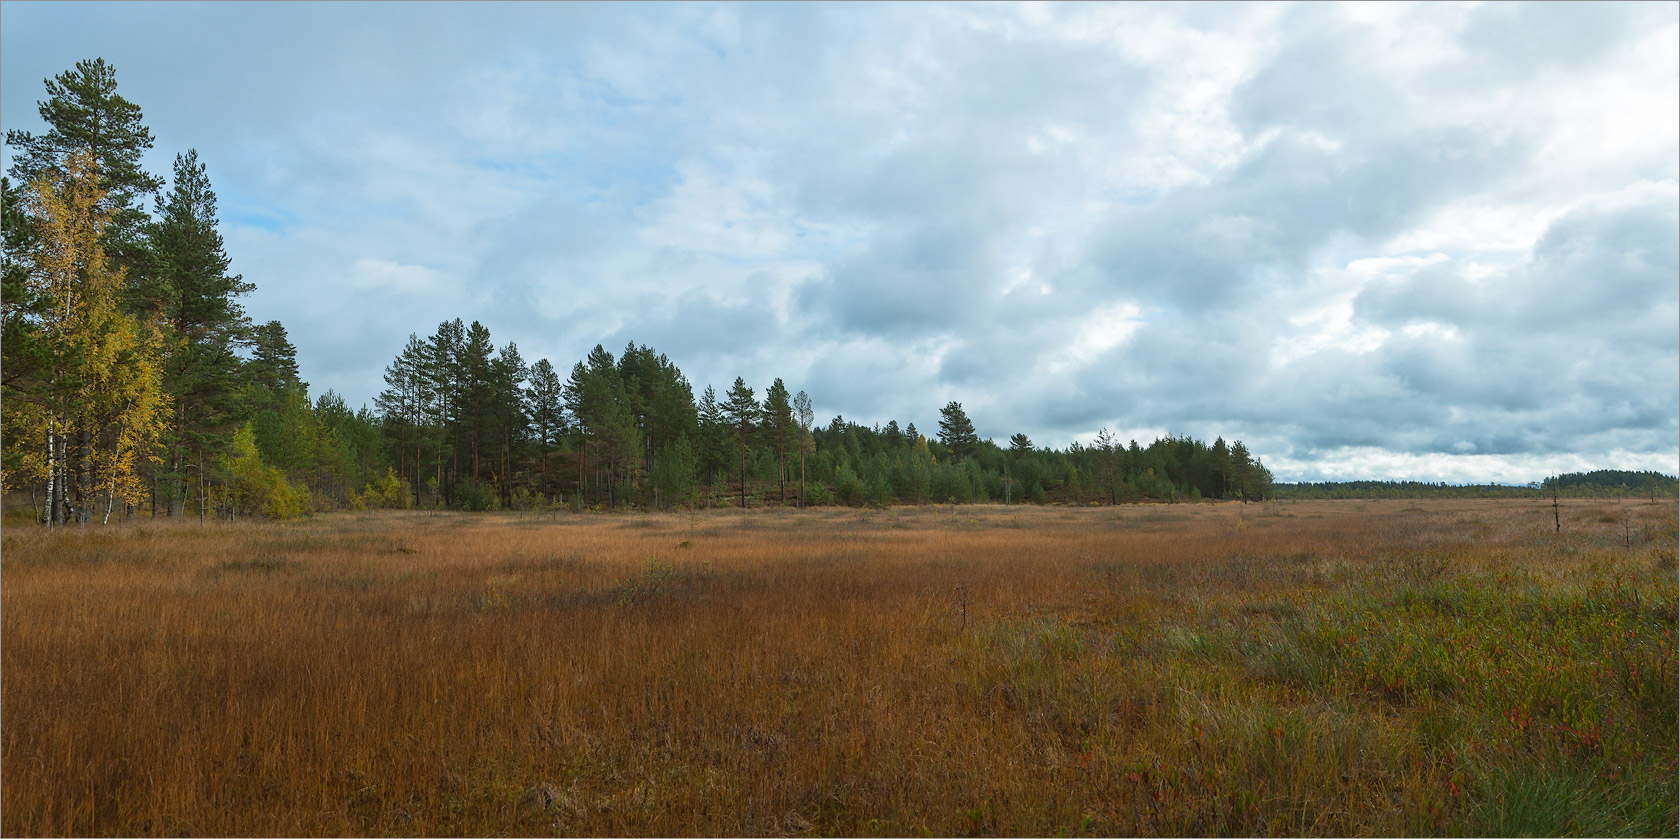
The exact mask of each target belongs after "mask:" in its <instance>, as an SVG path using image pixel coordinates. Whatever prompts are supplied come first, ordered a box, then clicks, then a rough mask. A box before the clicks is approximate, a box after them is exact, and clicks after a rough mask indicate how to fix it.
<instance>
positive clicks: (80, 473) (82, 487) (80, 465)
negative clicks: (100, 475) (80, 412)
mask: <svg viewBox="0 0 1680 839" xmlns="http://www.w3.org/2000/svg"><path fill="white" fill-rule="evenodd" d="M92 495H93V435H92V434H89V433H88V430H87V428H86V427H83V428H81V429H79V430H78V431H77V432H76V523H77V524H81V525H85V524H87V523H89V522H91V521H92V520H93V498H92Z"/></svg>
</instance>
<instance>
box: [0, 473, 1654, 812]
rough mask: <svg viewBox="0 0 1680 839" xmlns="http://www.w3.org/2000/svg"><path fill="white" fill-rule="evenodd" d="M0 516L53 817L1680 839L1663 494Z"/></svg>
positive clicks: (24, 692) (16, 747)
mask: <svg viewBox="0 0 1680 839" xmlns="http://www.w3.org/2000/svg"><path fill="white" fill-rule="evenodd" d="M1562 524H1563V531H1562V533H1561V534H1559V533H1554V527H1553V520H1552V509H1551V506H1550V500H1549V499H1547V500H1545V501H1539V500H1521V501H1508V500H1507V501H1452V502H1438V501H1383V502H1363V501H1332V502H1300V503H1273V504H1268V505H1265V506H1260V505H1248V506H1243V505H1238V504H1222V505H1218V506H1211V505H1202V506H1190V505H1179V506H1140V507H1120V508H1112V507H1109V508H1088V509H1079V508H1061V507H1044V508H1036V507H998V506H976V507H960V508H956V509H953V508H951V507H924V508H917V509H907V508H893V509H887V510H880V511H865V512H860V511H857V510H843V509H822V510H813V511H794V510H782V511H754V512H751V513H748V514H745V515H743V514H741V513H739V512H735V513H725V512H719V513H700V514H677V513H672V514H666V515H657V514H655V515H646V514H622V515H576V514H559V515H557V516H547V515H545V516H541V517H537V516H524V517H520V516H516V515H513V514H506V515H491V514H480V515H466V514H454V515H450V514H442V515H430V514H426V513H386V514H359V515H358V514H342V515H329V516H322V517H318V518H315V519H313V520H309V521H303V522H293V523H251V524H245V523H240V524H221V525H216V524H212V525H209V526H204V527H200V526H199V524H198V523H197V521H196V520H189V521H185V522H179V521H177V522H144V523H138V524H128V525H123V526H112V527H108V528H100V527H94V528H90V529H88V530H86V531H85V532H81V531H75V530H70V531H63V532H58V533H49V532H45V531H43V530H40V529H38V528H33V527H28V526H24V527H8V528H6V531H5V533H4V536H3V545H0V548H3V551H4V554H3V555H4V564H3V578H0V614H3V633H4V634H3V636H0V646H3V676H4V681H3V690H0V693H3V697H0V699H3V714H4V732H3V743H0V747H3V753H0V761H3V765H0V771H3V802H0V803H3V824H0V828H3V831H4V833H5V834H7V835H22V834H33V835H45V834H66V833H67V834H83V835H108V834H172V835H173V834H194V835H206V834H209V835H240V834H282V835H285V834H294V835H321V834H328V835H343V834H381V835H382V834H400V835H412V834H434V835H436V834H485V835H501V834H511V835H541V834H551V833H559V834H663V835H686V834H742V835H758V834H811V835H827V834H850V835H874V834H886V835H915V834H923V833H931V834H935V835H968V834H1058V833H1069V834H1095V835H1116V834H1169V835H1170V834H1334V835H1362V834H1413V835H1417V834H1449V833H1450V834H1461V833H1470V834H1489V833H1492V834H1508V835H1509V834H1523V833H1532V834H1540V835H1546V834H1589V835H1626V834H1644V835H1674V833H1675V830H1676V827H1677V825H1676V799H1677V788H1676V758H1677V746H1676V743H1677V732H1676V720H1677V714H1680V707H1677V698H1676V690H1677V689H1676V684H1677V672H1676V652H1675V649H1676V647H1675V622H1676V609H1677V605H1676V592H1677V581H1676V553H1675V546H1676V540H1677V537H1676V510H1675V506H1674V504H1673V503H1672V502H1669V501H1664V502H1662V503H1660V504H1648V503H1645V502H1644V501H1634V500H1631V499H1630V500H1627V501H1625V502H1623V503H1620V504H1618V503H1615V502H1613V501H1580V500H1576V501H1567V502H1565V504H1564V506H1563V509H1562Z"/></svg>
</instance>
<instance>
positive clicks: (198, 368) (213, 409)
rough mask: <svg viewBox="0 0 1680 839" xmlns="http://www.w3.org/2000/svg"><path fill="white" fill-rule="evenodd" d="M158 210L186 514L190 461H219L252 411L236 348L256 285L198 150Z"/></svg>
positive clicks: (177, 458) (173, 464) (173, 484)
mask: <svg viewBox="0 0 1680 839" xmlns="http://www.w3.org/2000/svg"><path fill="white" fill-rule="evenodd" d="M157 212H158V216H159V220H158V221H157V222H156V223H155V224H154V225H152V229H151V236H150V239H149V241H148V246H149V262H150V265H151V270H152V273H153V283H154V287H155V289H156V294H157V296H158V298H159V304H160V307H161V314H162V315H163V319H164V323H165V328H166V330H167V335H168V339H169V352H168V353H167V356H166V359H165V361H164V368H163V376H164V378H163V380H164V386H165V388H167V389H168V391H169V394H170V396H171V398H172V399H173V400H174V403H175V418H174V419H175V422H174V427H173V429H171V433H170V434H169V435H168V439H167V440H166V442H165V447H166V448H167V449H168V460H167V468H168V473H167V475H166V476H165V477H166V479H167V481H168V484H169V493H168V498H169V510H170V512H171V514H178V513H179V512H180V502H181V498H182V495H183V488H184V486H183V485H184V482H185V481H186V479H187V477H188V476H187V475H186V470H185V467H186V465H187V464H188V463H200V464H202V463H205V462H207V461H214V460H217V459H219V458H220V456H221V454H222V453H223V452H224V451H225V450H226V448H227V446H228V445H229V443H230V442H231V440H232V436H233V433H234V432H235V431H236V430H238V428H239V427H240V426H241V425H242V424H243V423H244V421H245V419H246V417H247V415H248V411H247V409H246V406H245V405H244V404H243V403H242V400H241V399H240V396H241V393H240V389H241V388H240V385H241V382H240V380H239V360H238V358H237V357H236V356H235V355H234V349H235V347H236V345H237V344H238V343H239V342H241V341H242V340H243V339H244V338H245V336H246V335H247V334H248V332H249V330H250V324H249V322H248V321H247V319H246V317H245V312H244V310H243V309H242V308H241V306H240V304H239V302H238V300H237V298H239V297H242V296H244V295H246V294H249V293H250V292H251V290H252V288H253V287H252V285H251V284H250V283H247V282H245V280H244V279H243V278H241V277H239V276H238V275H231V276H230V275H229V274H228V264H229V260H228V257H227V252H226V250H225V249H224V248H223V245H222V235H221V233H220V232H219V231H217V229H216V226H217V221H216V193H215V192H213V191H212V190H211V189H210V181H209V178H208V177H206V175H205V170H204V164H202V163H199V162H198V153H197V152H196V151H188V152H187V153H186V154H184V155H180V156H178V157H176V159H175V183H174V187H173V188H172V189H171V190H170V192H169V195H168V197H167V200H166V199H164V198H161V197H160V198H159V199H158V204H157ZM293 367H294V369H295V362H293Z"/></svg>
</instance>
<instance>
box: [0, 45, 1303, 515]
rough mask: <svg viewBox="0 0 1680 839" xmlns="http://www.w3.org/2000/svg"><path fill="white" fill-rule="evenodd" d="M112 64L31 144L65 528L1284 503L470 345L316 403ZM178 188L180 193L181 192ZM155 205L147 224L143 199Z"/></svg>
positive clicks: (47, 108) (2, 404)
mask: <svg viewBox="0 0 1680 839" xmlns="http://www.w3.org/2000/svg"><path fill="white" fill-rule="evenodd" d="M116 88H117V83H116V71H115V69H114V68H113V67H111V66H110V65H108V64H106V63H105V62H104V61H103V60H98V59H95V60H91V61H82V62H79V63H78V64H77V65H76V67H75V68H74V69H73V70H71V71H69V72H66V73H63V74H60V75H59V76H57V77H55V78H52V79H48V80H46V89H47V94H48V98H47V99H46V100H43V101H42V102H40V103H39V111H40V114H41V117H42V119H43V120H44V121H45V122H46V125H47V131H46V132H45V133H44V134H42V135H40V136H35V135H32V134H30V133H28V132H21V131H8V132H7V134H6V144H7V146H9V147H10V148H11V150H12V151H13V152H14V157H13V164H12V166H11V167H10V169H9V170H8V172H7V175H6V177H4V178H0V192H3V196H4V201H3V220H4V235H5V250H4V280H5V282H4V294H3V301H0V302H3V319H4V341H3V350H4V360H3V364H0V371H3V378H0V389H3V396H0V426H3V427H0V438H3V440H0V442H3V445H0V455H3V461H0V483H3V485H4V488H5V489H6V490H9V491H11V492H13V493H16V494H19V495H22V494H27V495H28V497H29V499H30V502H31V505H32V507H33V509H34V511H35V516H36V517H37V518H38V519H39V520H41V521H43V522H46V523H50V524H65V523H72V522H74V523H87V522H89V521H93V520H95V519H100V520H108V519H109V518H110V517H111V516H113V515H117V516H119V517H121V516H132V515H135V514H137V513H139V512H141V511H145V512H148V513H150V514H153V515H188V516H199V517H205V516H208V515H211V514H215V515H221V516H232V517H238V516H241V515H253V514H256V515H266V516H289V515H297V514H302V513H306V512H309V511H311V510H322V509H336V508H343V507H352V508H356V507H364V506H409V505H414V504H422V505H428V506H450V507H454V508H459V509H490V508H497V507H529V506H535V505H551V504H557V503H561V502H562V501H564V502H566V503H568V504H570V505H572V506H575V507H576V508H580V509H581V508H583V507H589V506H599V507H605V508H618V507H623V506H636V507H658V508H667V507H671V506H677V505H698V504H706V505H713V506H718V505H724V504H733V505H737V506H740V505H753V504H795V503H798V504H804V503H813V504H827V503H842V504H890V503H929V502H936V503H937V502H948V501H957V502H963V501H979V500H998V501H1004V502H1016V501H1035V502H1040V503H1043V502H1050V501H1063V502H1097V501H1102V502H1107V503H1120V502H1125V501H1134V500H1144V499H1153V500H1177V499H1194V498H1199V497H1205V498H1244V499H1248V498H1259V497H1264V496H1265V495H1266V494H1267V493H1268V491H1269V486H1270V483H1271V476H1270V474H1269V473H1267V471H1266V469H1265V467H1264V466H1262V465H1261V464H1260V463H1259V461H1258V460H1256V459H1254V458H1252V457H1251V456H1250V455H1249V453H1248V452H1247V450H1246V449H1244V448H1243V446H1242V444H1241V443H1234V444H1232V445H1231V446H1230V447H1229V448H1227V447H1226V445H1225V443H1224V441H1223V440H1216V441H1215V442H1214V444H1213V445H1211V446H1209V445H1206V444H1203V443H1202V442H1200V441H1196V440H1191V439H1189V438H1166V439H1161V440H1156V441H1154V442H1153V443H1151V444H1150V445H1149V446H1148V447H1147V448H1143V447H1139V446H1138V444H1137V443H1136V442H1132V443H1130V445H1122V444H1121V443H1120V442H1119V441H1118V440H1115V439H1113V438H1111V437H1110V436H1109V435H1108V433H1107V432H1106V431H1104V432H1103V433H1102V434H1101V435H1099V436H1098V438H1097V440H1096V442H1095V443H1094V444H1093V445H1091V446H1080V445H1077V444H1076V445H1074V446H1072V447H1071V448H1069V449H1067V450H1065V451H1053V450H1049V449H1043V448H1038V447H1035V446H1034V445H1033V444H1032V443H1031V441H1029V440H1027V438H1026V437H1025V436H1024V435H1020V434H1017V435H1016V436H1015V437H1014V438H1012V439H1011V440H1010V441H1009V445H1008V447H1007V448H1000V447H999V446H997V445H995V444H993V443H992V442H991V441H989V440H985V441H982V440H980V439H979V438H978V437H977V436H976V434H975V431H974V426H973V424H972V423H971V422H970V421H969V419H968V417H967V416H966V414H964V412H963V409H962V406H961V405H960V404H958V403H955V402H952V403H950V404H948V405H946V406H945V408H944V409H943V410H942V411H941V419H940V424H939V431H938V433H937V434H936V435H934V436H933V437H932V438H930V437H927V436H924V435H923V434H921V433H920V432H918V431H917V430H916V428H915V426H914V425H909V426H907V427H905V428H903V429H902V430H901V429H900V428H899V426H898V423H897V422H896V421H894V422H889V423H888V424H887V425H886V427H885V428H874V427H865V426H861V425H858V424H856V423H851V422H847V421H845V420H844V419H843V418H841V417H835V418H834V419H833V420H832V421H831V422H829V423H828V424H827V425H826V426H815V427H814V426H813V423H814V420H815V417H814V416H813V414H812V407H811V399H810V398H809V396H807V395H806V394H805V393H803V392H800V393H797V394H795V393H790V392H789V390H788V388H787V387H786V386H785V385H784V384H783V382H782V381H781V380H780V379H777V380H775V381H773V382H772V383H771V384H770V385H769V387H767V388H765V389H764V390H763V392H762V396H761V395H760V394H759V392H758V391H756V390H755V389H754V388H753V387H750V386H748V385H747V383H746V382H744V381H743V380H741V379H739V378H738V379H736V380H735V382H734V384H733V386H731V387H730V388H729V389H728V391H727V392H726V393H724V394H721V395H719V394H718V393H717V392H716V391H714V390H713V389H712V388H711V387H707V388H706V389H705V391H704V392H703V393H701V394H700V395H699V397H698V398H696V395H695V393H694V388H693V386H692V385H691V384H690V383H689V381H688V379H687V378H686V377H685V376H684V375H683V374H682V372H681V371H680V370H679V369H678V368H677V366H676V365H675V364H673V363H672V362H671V361H670V359H668V358H666V357H665V356H664V355H662V354H659V353H657V352H655V351H654V350H652V349H649V348H648V347H646V346H637V345H635V344H634V343H632V344H631V345H630V346H628V347H626V348H625V349H624V351H623V352H622V353H621V354H620V355H619V356H618V357H617V358H614V357H613V355H612V354H611V353H610V352H607V351H606V350H605V349H603V348H602V347H599V346H597V347H596V348H595V349H594V351H593V352H591V353H590V354H589V356H588V357H587V358H586V359H583V360H581V361H579V362H577V363H576V364H574V365H573V366H572V367H571V370H570V373H569V374H562V372H561V371H560V370H558V369H556V368H555V367H554V366H553V365H551V364H550V363H549V362H548V361H547V360H546V359H541V360H538V361H536V362H535V363H532V364H527V363H526V361H525V360H524V359H523V358H522V357H521V355H520V353H519V350H518V348H517V347H516V346H515V345H514V344H513V343H511V342H510V343H508V344H507V345H505V346H503V347H501V348H499V349H498V348H497V347H496V346H495V345H494V344H493V343H492V341H491V337H490V331H489V330H488V329H486V328H485V327H484V326H483V325H481V324H479V323H476V322H475V323H473V324H471V325H470V326H468V325H465V324H463V323H462V322H461V321H460V320H459V319H457V320H452V321H448V322H446V323H443V324H441V325H440V326H439V327H438V329H437V331H436V332H435V333H434V334H432V335H431V336H430V337H428V338H425V339H421V338H420V337H419V336H418V335H411V336H409V339H408V342H407V344H406V345H405V346H404V347H403V348H402V349H401V351H400V352H399V353H398V354H397V357H396V359H395V360H394V361H393V362H392V363H391V365H390V366H389V367H388V368H387V370H386V376H385V381H386V385H387V387H386V389H385V390H384V391H383V392H382V393H381V394H380V395H379V397H378V399H377V401H376V406H375V409H371V410H370V409H369V408H368V407H366V406H364V407H363V408H361V409H360V410H357V411H352V410H351V409H350V408H349V407H348V406H347V405H345V403H344V400H343V399H342V398H340V397H339V396H338V395H337V394H335V393H333V392H332V391H330V390H329V391H328V392H327V393H325V394H323V395H321V396H320V397H319V398H317V399H314V400H311V398H310V396H309V388H308V384H307V383H305V382H303V381H302V380H301V379H300V378H299V376H298V369H297V361H296V349H295V348H294V347H293V346H292V344H291V342H290V341H289V340H288V337H287V334H286V330H285V328H284V327H283V326H282V325H281V324H280V323H279V322H277V321H270V322H267V323H262V324H256V323H253V322H252V321H251V319H250V318H249V317H248V316H247V314H246V313H245V311H244V308H243V305H242V304H241V303H240V299H241V298H242V297H244V296H246V295H248V294H249V293H250V292H251V291H252V290H253V288H254V286H253V285H252V284H251V283H250V282H247V281H246V280H245V279H244V278H243V277H241V276H239V275H237V274H233V273H231V272H230V271H229V268H230V265H231V261H230V259H229V257H228V255H227V253H226V250H225V248H224V246H223V241H222V237H221V234H220V232H219V230H218V224H219V222H218V219H217V205H216V195H215V192H214V190H213V189H212V188H211V185H210V180H209V177H208V174H207V170H206V166H205V164H204V163H202V162H201V161H200V160H199V159H198V154H197V152H196V151H194V150H191V149H189V150H187V151H185V152H182V153H181V154H179V155H177V156H176V160H175V165H174V171H173V173H172V174H173V178H172V179H170V180H168V181H166V180H165V179H164V178H161V177H158V176H155V175H152V174H150V173H148V172H146V171H144V169H143V168H142V166H141V157H142V154H143V153H144V152H145V151H146V150H147V149H150V148H151V147H152V142H153V141H152V137H151V133H150V131H149V130H148V129H147V128H146V126H145V125H144V123H143V121H142V113H141V109H140V108H139V106H137V105H135V104H134V103H132V102H129V101H128V100H127V99H125V98H124V97H122V96H121V95H120V94H118V93H117V89H116ZM166 186H167V187H168V189H167V191H165V187H166ZM148 198H150V199H151V200H152V202H153V206H152V208H151V210H150V211H149V212H148V210H147V209H146V205H145V202H146V199H148Z"/></svg>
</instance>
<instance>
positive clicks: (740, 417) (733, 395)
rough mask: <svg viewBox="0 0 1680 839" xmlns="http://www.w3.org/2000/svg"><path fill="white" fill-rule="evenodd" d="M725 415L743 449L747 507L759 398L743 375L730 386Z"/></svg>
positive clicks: (743, 502) (744, 504)
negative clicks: (749, 459)
mask: <svg viewBox="0 0 1680 839" xmlns="http://www.w3.org/2000/svg"><path fill="white" fill-rule="evenodd" d="M723 413H724V416H725V417H727V418H728V421H729V426H730V428H731V429H732V430H733V431H734V435H735V439H736V442H737V444H738V445H739V446H740V451H741V509H743V510H745V509H746V508H747V447H748V445H749V443H750V442H751V438H752V433H753V429H755V428H756V427H757V426H758V422H759V414H760V411H759V407H758V400H757V399H755V398H753V390H752V388H750V387H747V383H746V382H745V381H743V380H742V379H741V377H739V376H736V377H735V384H734V386H733V387H731V388H729V401H728V402H726V403H724V405H723Z"/></svg>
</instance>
